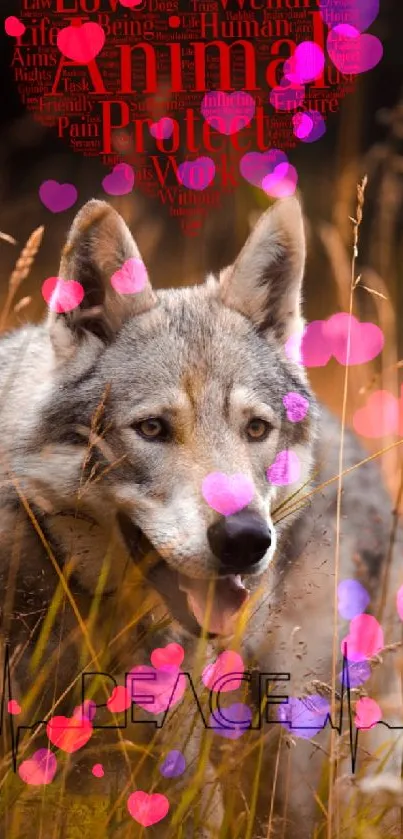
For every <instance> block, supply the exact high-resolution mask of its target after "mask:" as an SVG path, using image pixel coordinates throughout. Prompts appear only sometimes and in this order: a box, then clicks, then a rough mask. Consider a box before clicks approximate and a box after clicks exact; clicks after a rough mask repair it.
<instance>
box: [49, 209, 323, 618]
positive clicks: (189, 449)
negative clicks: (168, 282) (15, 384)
mask: <svg viewBox="0 0 403 839" xmlns="http://www.w3.org/2000/svg"><path fill="white" fill-rule="evenodd" d="M131 259H137V260H140V259H141V258H140V254H139V252H138V250H137V247H136V245H135V242H134V240H133V238H132V236H131V234H130V232H129V230H128V228H127V227H126V225H125V224H124V222H123V220H122V219H121V217H120V216H119V215H118V214H117V213H116V212H115V211H114V210H113V209H112V208H111V207H110V206H108V205H107V204H105V203H103V202H98V201H91V202H89V203H88V204H87V205H86V206H85V207H84V208H83V209H82V210H81V212H80V213H79V214H78V216H77V217H76V219H75V221H74V224H73V226H72V229H71V232H70V235H69V238H68V242H67V245H66V247H65V249H64V252H63V254H62V261H61V267H60V271H59V276H60V277H61V278H63V279H64V280H65V281H70V280H75V281H78V282H79V283H81V285H82V287H83V289H84V299H83V301H82V303H81V304H80V306H79V307H78V308H76V309H74V310H73V311H71V312H69V313H65V314H59V315H55V314H52V315H51V316H50V319H49V330H50V338H51V344H52V352H53V353H54V359H55V366H54V383H55V388H54V389H53V390H52V394H51V397H50V399H49V400H48V401H47V403H46V405H45V408H44V415H43V418H42V420H41V423H42V435H43V436H42V439H44V438H45V439H46V443H47V446H46V448H47V453H46V454H47V461H46V463H47V475H49V478H48V479H47V480H48V482H49V483H52V487H51V489H52V492H53V497H54V498H56V499H58V500H59V501H60V500H61V502H62V503H63V504H64V505H68V504H70V505H73V503H74V499H75V498H76V496H77V491H78V490H79V488H80V487H81V490H82V487H83V470H84V472H85V474H86V483H85V490H86V491H85V493H84V492H82V499H83V501H84V502H85V505H86V509H87V510H88V511H90V513H91V514H92V515H93V517H94V519H96V520H97V521H98V522H100V521H102V519H103V518H105V520H107V519H108V520H109V519H112V518H114V520H115V521H118V523H119V527H120V529H121V532H122V533H123V536H124V539H125V542H126V544H127V545H128V546H129V548H130V551H131V554H132V556H133V558H134V560H136V559H138V557H139V552H141V550H143V551H144V545H145V544H147V545H151V546H152V548H153V549H154V552H155V553H156V556H157V562H156V564H155V565H154V566H153V568H152V569H151V570H150V571H149V578H150V580H151V582H152V583H154V585H155V586H156V587H157V588H158V589H159V591H160V593H162V595H163V596H165V597H166V599H167V601H168V602H169V605H170V607H171V610H172V611H173V613H174V615H176V616H177V617H178V618H179V620H181V622H182V623H183V624H185V625H187V626H188V627H189V628H193V627H194V626H196V625H197V624H196V622H195V618H196V621H197V623H198V624H199V625H200V624H203V621H204V614H205V609H206V605H207V593H208V591H210V589H209V585H210V584H211V580H215V593H214V596H213V600H212V606H211V611H210V620H209V623H208V627H207V628H208V630H209V631H210V632H212V633H218V632H226V631H227V628H228V626H229V623H230V621H231V619H232V618H233V617H234V615H236V614H237V613H238V612H239V610H240V608H241V606H242V604H243V602H244V601H245V599H246V598H247V591H246V587H245V583H244V581H245V578H248V577H249V576H254V575H260V574H261V573H262V572H263V571H264V570H265V569H266V568H267V567H268V565H269V563H270V562H271V561H272V559H273V556H274V554H275V551H276V540H277V539H278V534H279V533H281V528H280V529H279V528H277V527H276V526H275V525H274V524H273V520H272V511H273V509H274V508H276V507H278V505H279V504H281V502H282V501H283V500H284V499H285V498H286V497H287V495H290V494H291V493H294V492H295V491H296V490H298V488H301V486H302V485H303V484H305V483H306V482H307V481H308V480H309V472H310V468H311V447H312V440H313V430H312V428H313V420H314V416H315V403H314V400H313V397H312V394H311V392H310V390H309V387H308V385H307V381H306V377H305V374H304V371H303V368H302V367H301V366H300V365H299V364H298V363H297V361H293V360H290V359H289V358H288V355H287V353H286V351H285V344H286V342H287V340H288V339H289V338H290V336H291V335H295V334H297V333H298V332H299V331H300V330H301V327H302V321H301V315H300V298H301V283H302V276H303V270H304V262H305V239H304V229H303V221H302V214H301V209H300V206H299V203H298V201H297V200H296V199H286V200H283V201H279V202H277V204H276V205H275V206H274V208H273V209H271V210H269V211H268V212H267V213H266V214H265V215H264V216H263V217H262V219H261V220H260V222H259V223H258V225H257V226H256V228H255V229H254V231H253V232H252V234H251V236H250V238H249V240H248V241H247V243H246V245H245V246H244V248H243V250H242V251H241V253H240V255H239V257H238V259H237V260H236V262H235V263H234V265H233V266H231V267H229V268H226V269H225V270H224V271H223V272H222V274H221V276H220V277H219V278H215V277H208V278H207V281H206V283H205V284H204V285H203V286H200V287H194V288H181V289H178V290H164V291H158V292H154V291H153V289H152V286H151V284H150V282H149V279H148V277H147V275H145V277H144V280H145V283H144V284H141V283H140V287H139V290H138V291H136V292H133V293H128V294H122V293H118V292H117V291H116V290H115V288H114V286H115V285H116V282H115V281H114V282H113V283H111V278H112V277H113V276H114V275H115V274H116V272H117V271H119V270H120V269H121V268H122V266H123V265H124V263H126V262H127V260H131ZM139 264H140V263H139V262H138V263H137V266H139ZM140 267H141V266H140ZM287 394H288V395H289V394H294V395H295V394H297V395H299V397H303V398H304V399H305V400H308V401H309V410H308V412H307V415H306V416H305V418H303V419H302V420H301V421H295V417H294V416H293V415H292V411H291V412H290V410H289V401H288V403H287V400H285V402H284V398H285V397H286V396H287ZM289 398H290V397H289ZM293 398H295V396H294V397H291V399H293ZM287 404H288V407H287ZM83 429H84V431H85V429H87V430H88V432H89V430H90V429H91V431H90V432H89V433H90V439H89V440H88V435H87V439H85V436H83ZM52 446H54V455H53V454H52ZM67 446H68V448H66V447H67ZM289 451H291V452H293V456H294V455H295V457H294V460H295V462H296V464H297V465H296V472H295V474H294V476H292V480H291V481H290V480H289V479H288V477H287V475H285V472H284V468H280V465H281V463H283V467H284V462H285V461H286V459H287V456H286V455H285V454H284V452H289ZM61 452H63V458H64V459H63V467H62V466H61V461H60V457H61ZM281 452H282V453H283V454H282V455H281V456H280V459H279V455H280V453H281ZM58 457H59V461H58V459H57V458H58ZM274 462H277V465H278V466H279V468H278V470H277V477H276V473H275V470H272V471H271V472H269V477H268V469H269V467H270V466H272V464H273V463H274ZM52 463H53V466H52V465H51V464H52ZM58 463H59V466H57V464H58ZM212 473H221V478H219V480H220V481H221V486H220V487H219V489H218V490H217V488H216V490H215V495H214V486H213V485H210V495H209V494H208V485H209V483H210V484H211V482H213V479H212V478H209V479H208V481H207V482H206V478H207V476H211V475H212ZM234 476H238V478H234ZM239 476H241V477H239ZM270 476H271V478H272V479H271V480H270ZM237 482H238V486H237ZM242 483H243V484H245V485H247V488H249V490H250V493H249V496H248V498H246V501H245V500H244V504H246V506H243V504H242V502H241V501H239V499H238V505H237V502H236V501H235V503H234V506H233V507H232V508H231V507H228V506H227V507H225V498H224V496H225V493H226V492H227V495H228V493H230V494H231V492H232V493H234V492H235V494H237V492H238V494H240V492H241V484H242ZM251 488H252V489H251ZM81 490H80V491H81ZM227 501H228V498H227ZM247 502H249V503H247ZM237 506H239V507H240V508H241V509H236V508H237ZM276 531H277V532H276ZM89 561H92V562H93V561H94V559H93V558H92V559H91V560H89ZM246 584H247V583H246Z"/></svg>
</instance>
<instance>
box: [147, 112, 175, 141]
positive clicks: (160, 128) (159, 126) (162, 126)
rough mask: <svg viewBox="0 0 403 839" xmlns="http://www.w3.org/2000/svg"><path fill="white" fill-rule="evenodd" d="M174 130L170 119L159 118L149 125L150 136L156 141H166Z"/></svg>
mask: <svg viewBox="0 0 403 839" xmlns="http://www.w3.org/2000/svg"><path fill="white" fill-rule="evenodd" d="M173 130H174V123H173V120H172V119H171V117H161V119H159V120H158V122H153V124H152V125H150V134H151V135H152V137H155V139H156V140H167V139H168V137H171V136H172V134H173Z"/></svg>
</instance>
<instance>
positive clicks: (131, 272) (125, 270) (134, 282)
mask: <svg viewBox="0 0 403 839" xmlns="http://www.w3.org/2000/svg"><path fill="white" fill-rule="evenodd" d="M147 282H148V274H147V268H146V266H145V265H144V262H143V260H142V259H139V258H138V257H136V256H133V257H131V258H130V259H127V260H126V262H125V263H124V264H123V265H122V267H121V268H120V269H119V271H115V273H114V274H113V275H112V277H111V286H112V288H114V289H115V291H117V292H118V294H137V293H138V292H139V291H143V289H144V288H145V286H146V285H147Z"/></svg>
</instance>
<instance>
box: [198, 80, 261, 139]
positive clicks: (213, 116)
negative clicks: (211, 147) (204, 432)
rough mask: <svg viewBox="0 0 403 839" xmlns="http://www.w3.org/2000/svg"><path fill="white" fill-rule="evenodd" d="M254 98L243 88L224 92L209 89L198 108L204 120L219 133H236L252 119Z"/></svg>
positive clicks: (254, 107) (254, 106)
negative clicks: (233, 91) (232, 91)
mask: <svg viewBox="0 0 403 839" xmlns="http://www.w3.org/2000/svg"><path fill="white" fill-rule="evenodd" d="M255 109H256V104H255V100H254V99H253V97H252V96H250V95H249V93H245V91H244V90H237V91H235V93H224V92H223V91H222V90H210V91H209V92H208V93H206V95H205V97H204V99H203V101H202V103H201V106H200V110H201V112H202V114H203V116H204V119H205V120H206V122H208V124H209V125H211V127H212V128H215V129H216V131H219V132H220V134H227V135H229V134H236V132H237V131H241V130H242V128H245V126H246V125H249V123H250V121H251V120H252V119H253V116H254V113H255Z"/></svg>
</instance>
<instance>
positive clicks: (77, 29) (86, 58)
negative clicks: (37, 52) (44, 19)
mask: <svg viewBox="0 0 403 839" xmlns="http://www.w3.org/2000/svg"><path fill="white" fill-rule="evenodd" d="M104 43H105V32H104V30H103V29H102V26H100V25H99V23H84V24H83V25H82V26H66V27H65V29H60V31H59V32H58V35H57V46H58V47H59V50H60V52H61V53H62V54H63V55H64V56H65V57H66V58H70V60H71V61H76V62H77V63H78V64H88V63H89V62H90V61H92V60H93V59H94V58H95V57H96V56H97V55H98V53H99V52H101V49H102V47H103V45H104Z"/></svg>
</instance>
